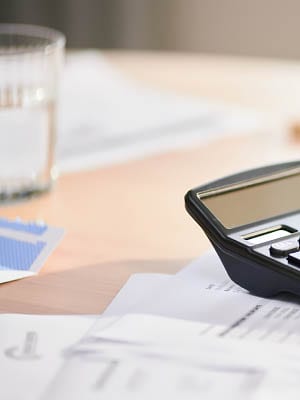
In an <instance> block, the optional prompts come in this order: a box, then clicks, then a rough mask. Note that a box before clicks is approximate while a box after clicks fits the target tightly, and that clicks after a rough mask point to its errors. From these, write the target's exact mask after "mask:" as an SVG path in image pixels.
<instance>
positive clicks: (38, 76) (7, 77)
mask: <svg viewBox="0 0 300 400" xmlns="http://www.w3.org/2000/svg"><path fill="white" fill-rule="evenodd" d="M64 48H65V37H64V35H63V34H61V33H60V32H57V31H54V30H52V29H48V28H44V27H38V26H31V25H22V24H0V201H5V200H12V199H17V198H23V197H28V196H31V195H33V194H36V193H40V192H44V191H46V190H49V189H50V188H51V185H52V182H53V180H54V179H55V177H56V170H55V165H54V155H55V142H56V119H57V118H56V114H57V96H58V86H59V76H60V72H61V69H62V64H63V56H64Z"/></svg>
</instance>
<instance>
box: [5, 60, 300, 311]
mask: <svg viewBox="0 0 300 400" xmlns="http://www.w3.org/2000/svg"><path fill="white" fill-rule="evenodd" d="M106 56H107V57H108V59H109V60H111V62H112V63H113V64H115V65H116V66H118V67H119V68H120V69H121V70H123V71H124V72H125V73H126V74H128V75H129V76H131V77H134V78H136V79H138V80H140V81H143V82H147V83H149V84H151V85H154V86H157V87H163V88H167V89H171V90H173V91H175V92H180V93H191V94H193V95H198V96H199V95H200V96H201V95H205V96H207V97H209V98H211V99H219V100H224V101H227V102H233V101H234V102H236V103H239V104H241V105H247V106H253V107H255V108H257V109H259V110H263V111H267V112H268V113H270V115H271V116H274V118H275V117H276V118H278V116H279V115H280V116H282V115H285V114H286V113H287V111H289V112H294V113H295V114H296V113H297V110H298V109H299V110H300V99H299V94H300V67H299V65H298V64H296V63H288V62H279V61H276V62H275V61H272V62H271V61H264V60H257V61H255V60H246V59H234V58H233V59H230V58H222V57H208V56H200V55H199V56H195V55H176V54H169V55H168V54H155V53H153V54H151V53H146V54H143V53H120V52H119V53H117V52H115V53H114V52H108V53H106ZM298 89H299V90H298ZM298 100H299V102H298ZM288 105H289V107H288ZM299 116H300V111H299ZM298 153H299V154H300V146H299V145H298V144H297V143H293V142H292V141H291V140H289V138H288V136H285V135H284V132H281V131H280V130H279V129H276V130H275V131H271V130H268V129H267V130H265V131H263V132H253V135H248V136H237V137H231V138H229V137H227V138H223V139H219V140H216V141H213V142H210V143H208V144H203V145H199V146H198V147H197V148H195V147H193V148H191V149H188V150H186V149H185V150H182V151H174V152H171V153H168V154H164V155H158V156H154V157H149V158H147V159H144V160H140V161H132V162H128V163H126V164H124V165H117V166H113V167H109V168H102V169H98V170H93V171H90V172H81V173H76V174H68V175H64V176H62V177H61V178H60V179H59V181H58V182H57V185H56V187H55V189H54V190H53V191H52V192H51V193H50V194H47V195H44V196H41V197H39V198H35V199H32V200H30V201H27V202H23V203H20V204H17V205H11V206H3V207H1V215H2V216H5V217H9V218H15V217H16V216H19V217H21V218H23V219H25V220H27V219H29V220H30V219H43V220H45V221H46V222H47V223H49V224H53V225H57V226H62V227H64V228H65V229H66V236H65V238H64V239H63V241H62V242H61V244H60V245H59V247H58V248H57V249H56V250H55V252H54V253H53V254H52V255H51V256H50V258H49V259H48V261H47V263H46V265H45V267H44V268H43V270H42V271H41V273H40V274H39V275H38V276H36V277H33V278H28V279H24V280H20V281H16V282H11V283H7V284H3V285H1V287H0V309H1V311H2V312H22V313H100V312H101V311H102V310H103V309H104V308H105V306H106V305H107V304H108V303H109V302H110V301H111V300H112V298H113V296H114V295H115V294H116V293H117V291H118V290H119V289H120V288H121V286H122V285H123V284H124V282H125V281H126V280H127V278H128V277H129V275H130V274H132V273H134V272H150V271H153V272H168V273H174V272H176V271H177V270H178V269H179V268H180V267H182V266H183V265H185V264H186V262H187V261H189V260H190V259H192V258H194V257H196V256H198V255H199V254H201V253H202V252H203V251H204V250H205V249H207V248H209V243H208V241H207V239H206V238H205V237H204V235H203V234H202V232H201V230H200V229H199V228H198V227H197V226H196V224H195V223H194V222H193V221H192V220H191V218H190V217H189V216H188V215H187V214H186V212H185V210H184V205H183V196H184V193H185V192H186V191H187V189H189V188H190V187H193V186H196V185H198V184H201V183H203V182H205V181H208V180H211V179H214V178H216V177H219V176H221V175H225V174H228V173H232V172H234V171H237V170H239V169H241V168H248V167H252V166H255V165H258V164H265V163H266V162H273V161H281V160H286V159H291V158H296V157H297V154H298Z"/></svg>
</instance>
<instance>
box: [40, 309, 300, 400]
mask: <svg viewBox="0 0 300 400" xmlns="http://www.w3.org/2000/svg"><path fill="white" fill-rule="evenodd" d="M104 320H105V318H104ZM98 323H100V324H101V325H100V326H99V327H98ZM98 323H97V324H96V325H94V327H93V328H92V329H91V330H90V331H89V334H88V335H86V337H85V340H82V341H81V342H80V344H79V345H78V346H77V347H76V348H75V349H74V352H73V353H72V354H70V356H69V358H68V359H67V360H66V362H65V364H64V366H63V367H62V368H61V369H60V370H59V371H58V373H57V374H56V377H55V379H54V380H53V381H52V382H51V384H50V385H49V387H48V388H47V389H46V390H45V394H44V396H43V397H42V399H43V400H49V399H51V400H59V399H65V398H72V400H77V399H83V398H84V399H85V400H89V399H91V400H92V399H98V398H99V396H100V397H101V398H109V399H125V400H126V399H127V398H128V399H129V398H130V399H132V398H143V399H153V398H171V396H172V398H173V399H183V398H184V399H198V398H199V396H200V398H203V397H204V398H205V399H219V398H220V397H222V398H225V399H227V398H228V399H240V398H243V399H253V398H255V399H266V398H273V399H281V397H280V396H282V395H283V394H285V396H288V398H289V399H292V398H293V399H294V398H295V399H296V398H297V397H296V396H298V393H299V390H300V382H299V379H298V370H299V366H300V357H299V356H297V357H296V356H294V352H295V348H293V347H292V348H288V350H287V351H286V353H285V354H284V353H280V351H279V352H277V351H276V350H277V346H274V345H273V346H259V345H258V346H257V345H256V346H251V345H249V346H244V345H243V344H242V343H241V342H237V341H227V342H224V341H222V342H221V341H216V340H214V339H213V340H212V339H209V340H207V339H203V338H201V337H199V336H197V335H196V333H197V331H199V325H201V323H199V322H187V321H180V320H171V319H168V318H162V317H154V316H145V315H130V316H125V317H122V318H120V319H116V320H115V321H114V322H113V323H112V324H109V325H108V327H104V328H103V325H102V324H103V322H101V319H100V320H99V321H98ZM172 333H173V334H175V338H174V335H172ZM132 334H133V335H132ZM145 339H146V341H147V340H148V342H149V343H145ZM170 339H171V340H170ZM136 342H139V343H143V345H142V346H141V345H138V344H137V343H136ZM264 396H272V397H264Z"/></svg>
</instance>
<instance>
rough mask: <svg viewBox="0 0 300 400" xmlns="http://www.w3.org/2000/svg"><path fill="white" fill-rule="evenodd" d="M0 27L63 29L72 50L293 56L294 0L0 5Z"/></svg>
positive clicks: (298, 26)
mask: <svg viewBox="0 0 300 400" xmlns="http://www.w3.org/2000/svg"><path fill="white" fill-rule="evenodd" d="M0 22H22V23H32V24H39V25H47V26H50V27H53V28H56V29H59V30H62V31H63V32H65V34H66V35H67V40H68V47H71V48H78V47H98V48H122V49H143V50H144V49H146V50H169V51H188V52H207V53H222V54H240V55H249V56H263V57H279V58H295V59H298V58H299V59H300V1H297V0H284V1H282V0H281V1H279V0H252V1H243V0H0Z"/></svg>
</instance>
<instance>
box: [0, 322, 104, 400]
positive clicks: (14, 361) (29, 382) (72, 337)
mask: <svg viewBox="0 0 300 400" xmlns="http://www.w3.org/2000/svg"><path fill="white" fill-rule="evenodd" d="M94 320H95V316H63V315H61V316H52V315H51V316H42V315H21V314H2V315H0V326H1V329H0V365H1V385H0V398H1V399H3V400H4V399H5V400H17V399H23V400H26V399H28V400H35V399H38V398H39V397H40V395H41V394H42V393H43V391H44V390H45V385H47V384H49V382H50V381H51V379H52V378H53V376H54V374H55V373H56V371H57V370H58V368H59V367H60V366H61V365H62V362H63V361H64V357H63V353H64V352H66V351H67V350H68V349H69V348H70V347H71V346H73V345H74V344H75V343H76V342H77V341H78V340H79V339H81V337H82V335H84V334H85V333H86V332H87V331H88V329H89V328H90V326H91V324H92V323H93V322H94ZM99 324H100V322H99ZM99 326H100V325H99Z"/></svg>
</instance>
